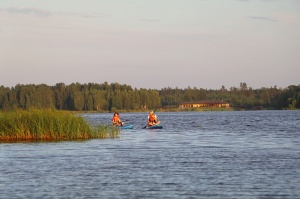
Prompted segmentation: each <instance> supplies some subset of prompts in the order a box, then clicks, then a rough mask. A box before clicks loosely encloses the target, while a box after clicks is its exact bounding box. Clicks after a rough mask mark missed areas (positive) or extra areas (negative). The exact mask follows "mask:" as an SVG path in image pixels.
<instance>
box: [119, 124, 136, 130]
mask: <svg viewBox="0 0 300 199" xmlns="http://www.w3.org/2000/svg"><path fill="white" fill-rule="evenodd" d="M120 128H121V129H133V125H132V124H128V125H124V126H120Z"/></svg>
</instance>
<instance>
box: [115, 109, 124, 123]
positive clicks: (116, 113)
mask: <svg viewBox="0 0 300 199" xmlns="http://www.w3.org/2000/svg"><path fill="white" fill-rule="evenodd" d="M112 123H113V125H114V126H123V125H124V122H122V121H121V119H120V114H119V113H118V112H115V113H114V116H113V117H112Z"/></svg>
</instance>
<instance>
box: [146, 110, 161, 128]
mask: <svg viewBox="0 0 300 199" xmlns="http://www.w3.org/2000/svg"><path fill="white" fill-rule="evenodd" d="M159 123H160V121H158V120H157V116H156V115H155V114H154V112H153V111H150V112H149V115H148V126H153V125H156V124H159Z"/></svg>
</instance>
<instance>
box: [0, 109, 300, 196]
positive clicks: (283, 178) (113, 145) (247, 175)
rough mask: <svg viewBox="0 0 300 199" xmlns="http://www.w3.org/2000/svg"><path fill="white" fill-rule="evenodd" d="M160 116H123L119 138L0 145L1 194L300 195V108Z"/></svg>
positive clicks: (102, 119) (94, 117)
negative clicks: (153, 124) (152, 122)
mask: <svg viewBox="0 0 300 199" xmlns="http://www.w3.org/2000/svg"><path fill="white" fill-rule="evenodd" d="M157 116H158V118H159V120H161V122H162V124H163V126H164V129H161V130H146V129H142V127H143V126H144V125H145V120H146V118H147V113H123V114H121V117H122V119H124V120H126V123H127V124H134V125H135V128H134V129H133V130H122V131H121V135H120V138H117V139H105V140H101V139H95V140H89V141H84V142H50V143H49V142H48V143H9V144H8V143H2V144H0V198H241V199H243V198H300V111H241V112H183V113H182V112H180V113H159V112H158V113H157ZM84 117H85V118H86V119H87V120H88V121H89V122H90V123H91V124H93V125H98V124H103V123H110V119H111V117H112V115H111V114H86V115H84Z"/></svg>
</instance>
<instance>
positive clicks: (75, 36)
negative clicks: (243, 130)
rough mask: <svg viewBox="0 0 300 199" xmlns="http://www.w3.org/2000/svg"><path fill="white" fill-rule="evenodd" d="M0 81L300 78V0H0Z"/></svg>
mask: <svg viewBox="0 0 300 199" xmlns="http://www.w3.org/2000/svg"><path fill="white" fill-rule="evenodd" d="M0 24H1V25H0V85H4V86H8V87H11V86H15V85H16V84H31V83H32V84H41V83H45V84H48V85H55V84H56V83H60V82H64V83H66V84H70V83H75V82H79V83H89V82H92V83H103V82H104V81H107V82H108V83H112V82H118V83H121V84H128V85H131V86H132V87H134V88H157V89H160V88H164V87H172V88H175V87H179V88H187V87H188V86H190V87H197V88H207V89H218V88H221V86H222V85H224V86H225V87H226V88H230V87H232V86H235V87H238V86H239V84H240V82H246V83H247V84H248V86H250V87H253V88H261V87H271V86H275V85H276V86H277V87H281V88H285V87H287V86H289V85H292V84H293V85H299V84H300V81H299V80H300V75H299V74H300V56H299V53H300V0H26V1H24V0H0Z"/></svg>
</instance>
